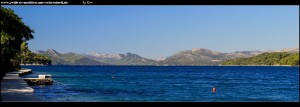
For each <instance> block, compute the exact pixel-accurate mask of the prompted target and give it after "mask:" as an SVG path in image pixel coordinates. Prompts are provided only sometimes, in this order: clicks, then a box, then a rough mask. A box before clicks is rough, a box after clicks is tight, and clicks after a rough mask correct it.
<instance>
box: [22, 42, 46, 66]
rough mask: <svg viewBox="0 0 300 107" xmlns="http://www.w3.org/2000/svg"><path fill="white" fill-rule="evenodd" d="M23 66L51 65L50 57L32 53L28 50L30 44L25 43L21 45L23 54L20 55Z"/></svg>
mask: <svg viewBox="0 0 300 107" xmlns="http://www.w3.org/2000/svg"><path fill="white" fill-rule="evenodd" d="M19 61H20V63H21V64H24V65H26V64H42V65H51V60H50V58H49V57H47V56H45V55H40V54H36V53H33V52H31V51H30V50H29V49H28V43H26V42H23V43H22V45H21V53H20V59H19Z"/></svg>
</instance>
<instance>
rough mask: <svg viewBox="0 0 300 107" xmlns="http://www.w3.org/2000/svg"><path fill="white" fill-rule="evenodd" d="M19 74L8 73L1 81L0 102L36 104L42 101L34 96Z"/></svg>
mask: <svg viewBox="0 0 300 107" xmlns="http://www.w3.org/2000/svg"><path fill="white" fill-rule="evenodd" d="M20 73H21V72H17V71H16V72H10V73H7V74H6V76H5V77H3V79H2V81H1V96H2V102H14V101H17V102H20V101H21V102H37V101H42V100H41V99H40V98H39V97H37V96H36V95H35V94H34V89H32V88H31V87H29V86H28V84H27V83H26V82H25V81H24V80H23V79H22V78H21V77H19V74H20Z"/></svg>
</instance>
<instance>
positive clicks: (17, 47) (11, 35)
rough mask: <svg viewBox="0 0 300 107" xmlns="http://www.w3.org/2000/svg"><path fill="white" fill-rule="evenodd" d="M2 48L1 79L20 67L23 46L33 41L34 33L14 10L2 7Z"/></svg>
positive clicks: (0, 50)
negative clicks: (26, 42) (25, 42)
mask: <svg viewBox="0 0 300 107" xmlns="http://www.w3.org/2000/svg"><path fill="white" fill-rule="evenodd" d="M0 13H1V16H0V17H1V22H0V24H1V25H0V27H1V46H0V48H1V49H0V69H1V73H0V75H1V78H2V77H3V76H4V75H5V73H6V72H8V71H12V70H16V69H18V68H20V66H19V61H18V59H19V57H20V56H19V54H20V51H21V44H22V43H23V42H24V41H28V40H30V39H33V35H32V33H34V31H33V30H32V29H31V28H30V27H29V26H27V25H25V24H24V23H23V22H22V19H21V18H20V17H19V16H18V15H17V14H15V13H14V11H13V10H11V9H7V8H4V7H2V6H1V12H0Z"/></svg>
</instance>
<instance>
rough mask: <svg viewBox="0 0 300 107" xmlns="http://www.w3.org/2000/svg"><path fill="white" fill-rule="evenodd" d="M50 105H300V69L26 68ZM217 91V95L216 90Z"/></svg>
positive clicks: (217, 67) (261, 67)
mask: <svg viewBox="0 0 300 107" xmlns="http://www.w3.org/2000/svg"><path fill="white" fill-rule="evenodd" d="M22 68H28V69H32V71H33V73H32V74H28V75H25V76H22V77H23V78H29V77H38V75H40V74H50V75H51V76H52V79H53V80H54V83H53V85H35V86H30V87H32V88H34V90H35V94H36V95H37V96H39V97H40V98H42V99H43V100H44V101H49V102H299V67H287V66H285V67H282V66H22ZM214 87H215V88H216V91H212V88H214Z"/></svg>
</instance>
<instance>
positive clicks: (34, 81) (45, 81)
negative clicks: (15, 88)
mask: <svg viewBox="0 0 300 107" xmlns="http://www.w3.org/2000/svg"><path fill="white" fill-rule="evenodd" d="M23 80H24V81H26V82H27V83H28V85H52V84H53V80H52V79H51V78H23Z"/></svg>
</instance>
